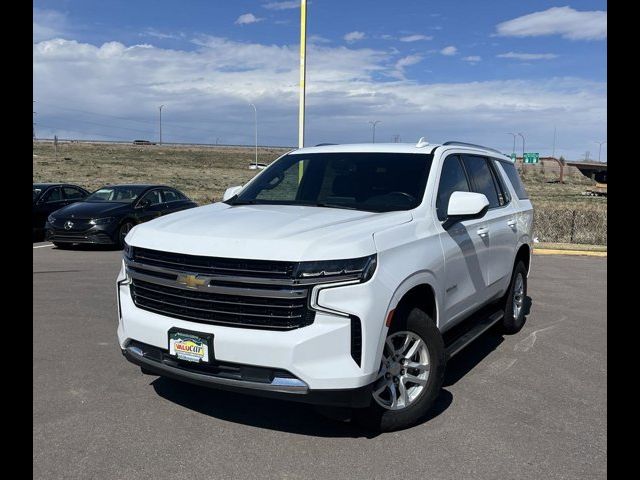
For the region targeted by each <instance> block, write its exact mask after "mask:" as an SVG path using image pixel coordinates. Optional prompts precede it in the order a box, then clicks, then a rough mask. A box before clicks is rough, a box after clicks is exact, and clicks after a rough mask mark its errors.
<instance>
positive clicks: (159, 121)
mask: <svg viewBox="0 0 640 480" xmlns="http://www.w3.org/2000/svg"><path fill="white" fill-rule="evenodd" d="M162 107H164V105H160V107H159V109H160V120H159V122H160V145H162Z"/></svg>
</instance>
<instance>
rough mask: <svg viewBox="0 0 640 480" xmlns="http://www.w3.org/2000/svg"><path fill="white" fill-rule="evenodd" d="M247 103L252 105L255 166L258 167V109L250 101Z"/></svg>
mask: <svg viewBox="0 0 640 480" xmlns="http://www.w3.org/2000/svg"><path fill="white" fill-rule="evenodd" d="M249 105H251V106H252V107H253V113H254V118H255V124H256V168H258V109H257V108H256V106H255V105H254V104H253V103H250V104H249Z"/></svg>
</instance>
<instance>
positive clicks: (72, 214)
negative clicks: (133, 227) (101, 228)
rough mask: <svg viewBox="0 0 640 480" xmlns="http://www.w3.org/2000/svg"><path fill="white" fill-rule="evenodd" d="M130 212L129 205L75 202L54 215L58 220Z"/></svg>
mask: <svg viewBox="0 0 640 480" xmlns="http://www.w3.org/2000/svg"><path fill="white" fill-rule="evenodd" d="M129 210H131V204H130V203H117V202H76V203H72V204H71V205H67V206H66V207H62V208H61V209H60V210H58V211H57V212H56V214H55V216H56V217H59V218H65V219H66V218H84V219H88V218H99V217H106V216H109V215H118V214H121V213H124V212H128V211H129Z"/></svg>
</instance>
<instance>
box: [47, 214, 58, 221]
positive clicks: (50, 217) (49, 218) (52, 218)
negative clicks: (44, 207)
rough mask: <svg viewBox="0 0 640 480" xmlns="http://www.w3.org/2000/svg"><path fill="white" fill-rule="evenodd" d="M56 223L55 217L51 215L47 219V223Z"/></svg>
mask: <svg viewBox="0 0 640 480" xmlns="http://www.w3.org/2000/svg"><path fill="white" fill-rule="evenodd" d="M55 221H56V217H54V216H53V213H52V214H51V215H49V216H48V217H47V222H49V223H54V222H55Z"/></svg>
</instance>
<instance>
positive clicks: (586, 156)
mask: <svg viewBox="0 0 640 480" xmlns="http://www.w3.org/2000/svg"><path fill="white" fill-rule="evenodd" d="M589 155H591V152H590V151H589V150H587V151H586V152H584V161H585V162H588V161H589Z"/></svg>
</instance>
